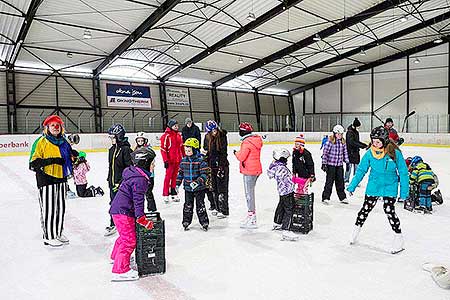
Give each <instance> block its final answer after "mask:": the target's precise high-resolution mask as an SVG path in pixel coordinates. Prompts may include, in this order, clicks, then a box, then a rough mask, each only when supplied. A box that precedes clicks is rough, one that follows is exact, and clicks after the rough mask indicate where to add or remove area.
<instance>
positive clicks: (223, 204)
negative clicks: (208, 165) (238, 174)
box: [208, 166, 230, 216]
mask: <svg viewBox="0 0 450 300" xmlns="http://www.w3.org/2000/svg"><path fill="white" fill-rule="evenodd" d="M229 172H230V169H229V168H228V166H225V167H223V168H221V169H216V168H213V169H212V170H211V183H212V193H213V201H214V202H215V205H214V206H213V207H215V209H216V210H217V211H218V212H221V213H223V214H224V215H226V216H228V215H229V214H230V210H229V207H228V184H229V181H230V174H229ZM208 199H209V195H208Z"/></svg>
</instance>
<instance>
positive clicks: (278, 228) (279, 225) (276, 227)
mask: <svg viewBox="0 0 450 300" xmlns="http://www.w3.org/2000/svg"><path fill="white" fill-rule="evenodd" d="M272 230H281V224H277V223H273V227H272Z"/></svg>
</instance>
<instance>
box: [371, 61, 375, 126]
mask: <svg viewBox="0 0 450 300" xmlns="http://www.w3.org/2000/svg"><path fill="white" fill-rule="evenodd" d="M374 109H375V71H374V69H373V68H371V69H370V130H372V128H373V115H374Z"/></svg>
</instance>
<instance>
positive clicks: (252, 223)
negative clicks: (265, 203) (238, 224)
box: [246, 214, 258, 229]
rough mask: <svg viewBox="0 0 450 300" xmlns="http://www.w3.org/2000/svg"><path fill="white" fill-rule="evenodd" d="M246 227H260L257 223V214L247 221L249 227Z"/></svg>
mask: <svg viewBox="0 0 450 300" xmlns="http://www.w3.org/2000/svg"><path fill="white" fill-rule="evenodd" d="M246 228H247V229H256V228H258V225H257V224H256V215H255V214H253V215H252V216H251V217H250V219H249V221H248V222H247V227H246Z"/></svg>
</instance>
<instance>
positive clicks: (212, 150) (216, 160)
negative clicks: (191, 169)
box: [203, 129, 229, 168]
mask: <svg viewBox="0 0 450 300" xmlns="http://www.w3.org/2000/svg"><path fill="white" fill-rule="evenodd" d="M227 133H228V132H227V131H226V130H224V129H219V130H218V133H217V136H216V138H220V145H219V147H217V145H216V143H215V142H214V141H211V142H210V139H211V137H212V135H211V133H209V134H207V135H205V139H204V141H203V149H205V150H206V151H208V154H207V161H208V166H209V167H210V168H219V167H223V166H228V165H229V162H228V158H227V156H228V153H227V151H228V139H227Z"/></svg>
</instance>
